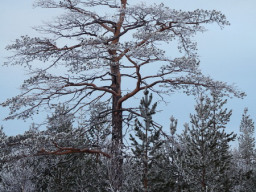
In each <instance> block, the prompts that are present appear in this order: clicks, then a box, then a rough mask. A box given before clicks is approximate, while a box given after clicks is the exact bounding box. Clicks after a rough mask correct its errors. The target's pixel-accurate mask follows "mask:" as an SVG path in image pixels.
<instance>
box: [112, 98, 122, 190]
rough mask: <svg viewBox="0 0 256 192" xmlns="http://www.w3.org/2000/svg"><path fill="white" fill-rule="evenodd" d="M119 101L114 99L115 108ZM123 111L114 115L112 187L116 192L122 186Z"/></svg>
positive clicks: (115, 112) (114, 112)
mask: <svg viewBox="0 0 256 192" xmlns="http://www.w3.org/2000/svg"><path fill="white" fill-rule="evenodd" d="M117 99H118V97H117V98H115V97H113V107H114V105H115V104H116V100H117ZM114 109H115V108H114ZM122 143H123V137H122V111H121V110H119V111H113V113H112V154H113V155H112V159H111V164H112V173H111V175H112V185H113V188H114V189H115V191H120V188H121V186H122V180H123V178H122V165H123V158H122Z"/></svg>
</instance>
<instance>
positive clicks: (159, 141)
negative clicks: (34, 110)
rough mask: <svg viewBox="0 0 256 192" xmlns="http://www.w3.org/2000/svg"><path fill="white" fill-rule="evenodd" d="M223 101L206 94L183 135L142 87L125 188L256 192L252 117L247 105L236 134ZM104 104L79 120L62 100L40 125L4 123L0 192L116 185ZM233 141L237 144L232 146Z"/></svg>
mask: <svg viewBox="0 0 256 192" xmlns="http://www.w3.org/2000/svg"><path fill="white" fill-rule="evenodd" d="M226 102H227V100H225V99H223V98H222V97H220V96H219V95H218V94H214V93H212V94H211V95H210V96H207V95H201V96H200V97H199V98H198V99H197V100H196V105H195V113H194V114H190V122H189V123H186V124H185V125H184V128H183V132H182V133H180V134H178V133H177V132H176V130H177V125H178V120H177V119H175V118H174V117H173V116H171V118H170V127H169V131H167V130H168V129H166V128H165V129H163V128H162V126H161V125H159V124H158V123H156V122H157V119H155V118H154V115H155V113H156V111H157V110H156V108H157V103H153V102H152V94H150V93H149V92H148V90H145V91H144V96H143V98H142V99H141V102H140V106H139V112H138V114H139V115H138V116H137V117H135V116H133V115H129V117H128V120H129V122H130V123H129V124H128V125H127V126H129V127H127V132H126V133H125V135H124V138H125V139H124V141H125V142H124V143H123V146H122V153H121V154H120V157H121V158H119V159H121V160H122V163H123V166H122V186H121V191H125V192H128V191H129V192H136V191H138V192H139V191H145V192H146V191H147V192H160V191H161V192H165V191H166V192H167V191H168V192H169V191H175V192H182V191H183V192H185V191H186V192H201V191H202V192H208V191H209V192H229V191H230V192H253V191H255V188H256V169H255V158H256V157H255V138H254V122H253V120H252V119H251V117H250V116H249V115H248V109H247V108H245V110H244V113H243V115H242V119H241V124H240V133H239V135H238V136H237V135H236V134H234V133H228V132H226V130H225V129H226V125H227V123H228V122H229V120H230V117H231V115H232V111H231V110H228V109H227V108H225V104H226ZM106 108H107V106H106V105H104V104H102V103H100V102H99V103H97V104H96V105H93V106H91V107H90V111H88V112H86V113H84V114H81V117H80V120H79V123H78V124H76V123H74V122H75V121H76V118H75V116H73V115H71V114H69V113H67V112H68V110H69V107H68V106H65V105H63V104H59V105H57V106H56V107H55V111H54V112H53V113H52V114H51V115H49V116H48V117H47V125H46V129H45V130H43V131H42V130H39V129H38V128H37V127H36V125H35V124H32V125H31V127H30V129H29V130H28V131H26V132H25V133H24V134H22V135H16V136H6V135H5V133H4V131H3V128H2V129H1V132H0V146H1V151H0V153H1V155H0V157H1V159H0V191H5V192H14V191H15V192H16V191H17V192H18V191H21V192H23V191H26V192H30V191H31V192H32V191H55V192H58V191H88V192H96V191H97V192H103V191H106V192H107V191H109V192H111V191H114V189H113V186H112V185H113V182H114V181H113V180H115V177H114V176H113V175H112V173H113V171H111V169H112V168H113V167H114V166H113V160H112V161H111V158H112V154H111V153H112V151H111V120H110V119H111V118H110V117H111V114H109V115H108V116H101V112H102V111H104V110H106ZM84 116H87V117H88V118H85V117H84ZM83 119H87V121H83ZM238 127H239V125H238ZM128 130H129V131H128ZM236 139H238V142H239V146H238V148H237V149H235V148H234V147H231V146H230V144H231V143H230V142H231V141H234V140H236Z"/></svg>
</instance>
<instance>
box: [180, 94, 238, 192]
mask: <svg viewBox="0 0 256 192" xmlns="http://www.w3.org/2000/svg"><path fill="white" fill-rule="evenodd" d="M211 96H212V98H209V97H206V96H205V97H201V98H200V99H199V101H198V103H197V105H196V106H195V111H196V113H195V114H194V115H190V118H191V121H190V122H191V127H190V126H189V125H188V124H186V125H185V131H184V132H183V134H182V135H181V136H180V140H181V143H182V145H183V146H184V148H185V153H184V157H183V161H184V165H186V167H185V168H184V173H185V178H186V181H187V183H188V185H189V188H190V189H191V190H192V191H198V192H200V191H202V192H206V191H216V192H217V191H230V188H231V183H230V179H229V178H228V170H229V168H230V161H231V155H230V154H229V151H228V149H229V142H230V141H233V140H234V139H235V136H236V135H234V134H233V133H230V134H228V133H226V132H225V126H226V124H227V123H228V122H229V119H230V116H231V114H232V112H231V111H228V110H227V109H226V108H225V109H223V106H224V105H225V104H226V102H227V100H224V101H223V100H222V99H221V98H220V97H219V96H218V95H217V94H212V95H211Z"/></svg>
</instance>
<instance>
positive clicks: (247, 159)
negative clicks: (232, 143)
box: [238, 108, 255, 170]
mask: <svg viewBox="0 0 256 192" xmlns="http://www.w3.org/2000/svg"><path fill="white" fill-rule="evenodd" d="M247 112H248V109H247V108H245V109H244V113H243V116H242V120H241V124H240V132H241V134H240V136H239V138H238V141H239V152H240V155H241V158H242V159H243V160H244V164H245V166H246V167H245V169H247V170H248V169H250V168H251V167H252V163H253V160H254V158H255V138H254V122H253V120H252V119H251V118H250V115H248V114H247Z"/></svg>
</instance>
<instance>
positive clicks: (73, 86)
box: [1, 0, 242, 190]
mask: <svg viewBox="0 0 256 192" xmlns="http://www.w3.org/2000/svg"><path fill="white" fill-rule="evenodd" d="M34 5H35V7H42V8H47V9H60V10H63V12H62V14H61V15H60V16H59V17H57V18H56V19H54V20H53V21H51V22H48V23H45V24H44V25H42V26H40V27H35V30H36V31H37V32H38V33H41V35H39V36H38V37H32V36H28V35H25V36H22V37H20V38H19V39H17V40H16V41H15V42H14V43H13V44H11V45H8V46H7V47H6V48H7V50H10V51H14V54H13V55H12V56H10V57H9V59H8V62H7V63H6V64H7V65H22V66H24V67H27V70H28V71H29V72H30V73H29V78H28V79H27V80H25V81H24V82H23V84H22V85H21V93H20V94H19V95H17V96H15V97H13V98H10V99H7V100H6V101H5V102H3V103H2V104H1V105H2V106H4V107H9V109H10V115H9V116H8V117H7V118H6V119H14V118H18V119H26V118H29V117H31V116H33V115H34V114H37V113H39V112H40V110H42V109H44V108H47V109H48V108H51V107H52V105H54V104H56V103H57V102H58V101H59V100H61V101H62V102H63V103H64V104H66V105H69V106H71V107H70V109H69V112H70V113H73V114H75V113H77V112H78V111H79V110H81V109H86V108H87V107H88V106H89V105H91V104H95V103H97V102H98V101H101V102H104V103H110V104H111V108H110V111H105V112H104V113H105V114H108V113H111V114H112V152H111V153H112V159H113V165H114V167H115V168H114V169H113V171H114V173H113V174H114V175H115V179H114V180H115V181H116V183H115V184H113V185H114V186H115V187H114V188H115V190H118V189H120V186H121V185H122V174H121V172H122V145H123V122H125V116H124V113H125V112H126V111H129V112H132V108H130V107H127V106H126V105H125V102H126V101H128V100H131V99H132V98H133V97H134V96H135V95H136V94H137V93H139V92H140V91H142V90H145V89H150V90H151V91H153V92H155V93H157V94H158V95H159V96H162V94H164V93H173V92H175V91H176V90H179V89H184V91H185V92H186V93H188V94H190V93H192V92H193V90H192V89H191V88H193V87H194V86H204V87H207V88H212V87H215V88H216V89H219V90H222V91H224V92H233V93H235V95H236V96H241V95H242V94H241V93H239V92H236V91H235V90H234V88H233V87H232V86H229V85H227V84H226V83H223V82H219V81H213V80H212V79H211V78H210V77H208V76H204V75H203V74H202V73H201V71H200V69H199V59H198V56H197V46H196V42H193V40H192V37H193V36H195V35H196V33H198V32H204V31H205V30H206V28H205V27H206V24H212V23H215V24H217V25H218V26H220V28H223V27H224V26H226V25H229V22H228V21H227V20H226V17H225V15H223V14H222V13H221V12H219V11H216V10H212V11H208V10H199V9H198V10H195V11H181V10H174V9H171V8H168V7H166V6H164V4H154V5H146V4H144V3H140V2H138V4H132V3H130V2H129V1H128V0H36V1H35V3H34ZM174 42H178V45H177V49H178V50H179V51H180V55H179V56H177V55H174V54H172V53H171V52H169V51H167V52H166V51H165V50H168V49H169V48H170V47H171V46H172V45H173V44H176V43H174ZM149 69H152V70H150V72H149ZM128 82H129V84H128Z"/></svg>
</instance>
